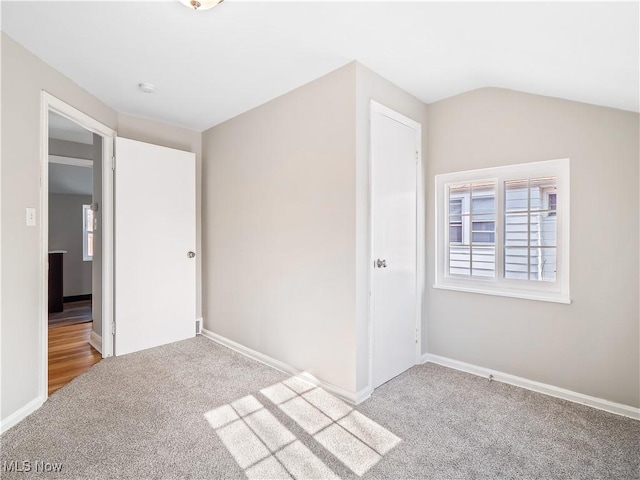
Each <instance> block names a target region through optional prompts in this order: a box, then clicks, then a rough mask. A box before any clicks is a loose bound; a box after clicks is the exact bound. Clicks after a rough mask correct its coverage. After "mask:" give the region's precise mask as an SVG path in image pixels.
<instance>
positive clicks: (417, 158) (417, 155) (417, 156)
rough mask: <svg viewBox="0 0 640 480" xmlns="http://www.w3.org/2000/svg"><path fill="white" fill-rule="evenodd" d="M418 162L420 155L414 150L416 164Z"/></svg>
mask: <svg viewBox="0 0 640 480" xmlns="http://www.w3.org/2000/svg"><path fill="white" fill-rule="evenodd" d="M419 160H420V153H419V152H418V151H417V150H416V163H418V161H419Z"/></svg>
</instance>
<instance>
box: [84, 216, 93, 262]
mask: <svg viewBox="0 0 640 480" xmlns="http://www.w3.org/2000/svg"><path fill="white" fill-rule="evenodd" d="M88 210H91V205H82V260H83V261H84V262H92V261H93V255H89V233H93V231H92V232H89V230H88V229H87V211H88Z"/></svg>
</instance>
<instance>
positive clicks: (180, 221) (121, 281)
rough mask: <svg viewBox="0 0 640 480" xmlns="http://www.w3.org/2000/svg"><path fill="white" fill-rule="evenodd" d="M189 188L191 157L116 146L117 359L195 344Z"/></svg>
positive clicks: (122, 143)
mask: <svg viewBox="0 0 640 480" xmlns="http://www.w3.org/2000/svg"><path fill="white" fill-rule="evenodd" d="M195 183H196V182H195V154H193V153H190V152H184V151H181V150H174V149H171V148H166V147H160V146H158V145H151V144H148V143H143V142H138V141H134V140H129V139H125V138H120V137H118V138H117V139H116V167H115V298H116V305H115V324H116V325H115V329H116V330H115V353H116V355H123V354H126V353H131V352H135V351H138V350H144V349H147V348H151V347H155V346H159V345H164V344H167V343H172V342H175V341H178V340H184V339H187V338H191V337H194V336H195V319H196V261H195V258H193V257H190V256H189V252H195V251H196V250H195V247H196V194H195Z"/></svg>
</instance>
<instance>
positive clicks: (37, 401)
mask: <svg viewBox="0 0 640 480" xmlns="http://www.w3.org/2000/svg"><path fill="white" fill-rule="evenodd" d="M42 403H43V402H42V398H40V397H38V398H34V399H33V400H31V401H30V402H29V403H27V404H26V405H25V406H24V407H22V408H20V409H18V410H17V411H15V412H13V413H12V414H11V415H9V416H8V417H7V418H5V419H4V420H2V421H1V422H0V434H3V433H4V432H6V431H7V430H9V429H10V428H11V427H13V426H14V425H16V424H17V423H19V422H21V421H22V420H24V419H25V418H27V417H28V416H29V415H31V414H32V413H33V412H35V411H36V410H37V409H39V408H40V407H41V406H42Z"/></svg>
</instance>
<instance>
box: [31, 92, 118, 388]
mask: <svg viewBox="0 0 640 480" xmlns="http://www.w3.org/2000/svg"><path fill="white" fill-rule="evenodd" d="M41 105H42V110H41V121H42V122H41V124H42V136H41V145H42V148H41V153H42V158H41V171H42V182H41V212H42V214H41V221H42V223H41V227H42V228H41V232H42V237H41V245H42V262H41V265H42V274H41V278H42V290H41V291H42V296H41V312H42V315H41V318H42V330H41V332H42V333H41V351H42V352H43V353H42V363H41V397H42V400H43V401H44V400H46V398H47V397H48V395H49V394H51V393H53V392H54V391H56V390H57V389H59V388H61V387H62V386H64V385H65V384H66V383H68V382H69V381H71V380H72V379H73V378H75V377H76V376H78V375H80V374H81V373H83V372H84V371H86V370H88V369H89V368H90V367H91V366H93V365H94V364H95V363H97V362H98V361H100V359H101V358H104V357H108V356H111V355H112V351H113V349H112V343H113V342H112V340H111V323H112V304H113V300H112V299H113V293H112V281H111V279H112V278H113V277H112V270H113V268H112V259H113V240H112V237H113V220H112V215H113V212H112V199H113V179H112V175H111V168H110V164H111V162H110V161H109V160H110V159H111V158H112V155H113V136H114V135H115V132H114V131H113V130H111V129H109V128H108V127H106V126H104V125H102V124H101V123H99V122H97V121H95V120H94V119H92V118H90V117H88V116H87V115H85V114H84V113H82V112H80V111H79V110H76V109H75V108H73V107H71V106H69V105H67V104H66V103H64V102H62V101H60V100H59V99H57V98H55V97H53V96H51V95H49V94H48V93H46V92H43V93H42V100H41ZM104 159H107V161H103V160H104Z"/></svg>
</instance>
